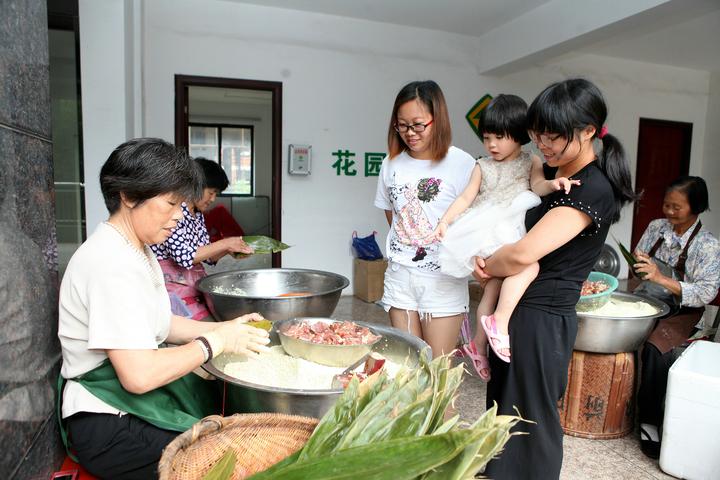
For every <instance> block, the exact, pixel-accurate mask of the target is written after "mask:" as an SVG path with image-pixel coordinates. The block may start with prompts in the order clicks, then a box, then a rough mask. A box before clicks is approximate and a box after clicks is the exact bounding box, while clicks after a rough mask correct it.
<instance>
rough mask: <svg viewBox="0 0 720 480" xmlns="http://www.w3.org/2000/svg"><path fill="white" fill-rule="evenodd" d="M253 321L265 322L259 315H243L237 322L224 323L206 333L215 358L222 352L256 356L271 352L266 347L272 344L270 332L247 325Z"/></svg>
mask: <svg viewBox="0 0 720 480" xmlns="http://www.w3.org/2000/svg"><path fill="white" fill-rule="evenodd" d="M251 320H256V321H259V320H263V317H262V315H260V314H258V313H251V314H249V315H243V316H242V317H238V318H236V319H235V320H228V321H226V322H222V323H221V324H220V326H219V327H217V328H216V329H215V330H213V331H212V332H210V333H206V334H205V335H204V337H205V338H206V339H207V340H208V342H210V347H211V348H212V351H213V356H217V355H219V354H220V353H222V352H230V353H242V354H245V355H254V354H255V353H256V352H258V353H259V352H268V351H270V349H269V348H268V347H267V346H266V345H267V344H268V343H270V339H269V338H268V332H266V331H265V330H263V329H261V328H255V327H251V326H249V325H246V322H248V321H251Z"/></svg>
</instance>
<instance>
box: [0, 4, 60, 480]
mask: <svg viewBox="0 0 720 480" xmlns="http://www.w3.org/2000/svg"><path fill="white" fill-rule="evenodd" d="M0 12H2V14H1V15H0V445H2V446H3V447H2V448H0V478H49V474H50V473H51V472H53V471H55V470H57V469H58V467H59V466H60V463H61V461H62V455H63V451H62V448H61V445H60V440H59V439H60V437H59V434H58V431H57V419H56V416H55V414H54V412H55V408H54V404H55V393H54V385H55V379H56V378H57V372H58V369H59V364H60V348H59V342H58V340H57V287H58V286H57V283H58V281H57V242H56V239H55V214H54V201H55V200H54V186H53V164H52V140H51V130H50V85H49V63H48V62H49V60H48V28H47V25H48V20H47V12H46V0H0Z"/></svg>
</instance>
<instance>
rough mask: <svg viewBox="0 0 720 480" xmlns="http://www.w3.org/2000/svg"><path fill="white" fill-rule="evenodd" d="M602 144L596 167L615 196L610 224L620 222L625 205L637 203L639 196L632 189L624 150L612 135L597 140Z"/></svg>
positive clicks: (607, 134) (606, 134)
mask: <svg viewBox="0 0 720 480" xmlns="http://www.w3.org/2000/svg"><path fill="white" fill-rule="evenodd" d="M599 140H600V141H601V142H602V151H600V153H598V155H597V166H598V167H600V170H602V172H603V173H604V174H605V176H606V177H607V179H608V181H609V182H610V185H611V186H612V189H613V193H614V195H615V208H614V210H613V215H612V218H611V219H610V221H611V223H616V222H617V221H618V220H620V211H621V210H622V208H623V206H625V205H626V204H627V203H630V202H635V201H637V200H638V199H639V198H640V196H639V195H638V194H636V193H635V191H634V190H633V187H632V180H631V175H630V167H629V165H628V161H627V157H626V156H625V149H624V148H623V146H622V144H621V143H620V141H619V140H618V139H617V137H615V136H614V135H611V134H609V133H605V134H604V135H603V136H602V138H600V139H599Z"/></svg>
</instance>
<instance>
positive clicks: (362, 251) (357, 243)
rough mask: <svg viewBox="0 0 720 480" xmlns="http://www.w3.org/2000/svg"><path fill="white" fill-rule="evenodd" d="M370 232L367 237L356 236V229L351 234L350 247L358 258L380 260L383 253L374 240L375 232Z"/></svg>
mask: <svg viewBox="0 0 720 480" xmlns="http://www.w3.org/2000/svg"><path fill="white" fill-rule="evenodd" d="M376 233H377V232H372V233H371V234H370V235H368V236H367V237H358V235H357V231H355V232H353V234H352V248H353V251H354V252H355V256H356V257H357V258H359V259H360V260H382V258H383V254H382V252H381V251H380V246H379V245H378V244H377V242H376V241H375V234H376Z"/></svg>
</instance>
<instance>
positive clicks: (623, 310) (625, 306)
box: [585, 297, 659, 318]
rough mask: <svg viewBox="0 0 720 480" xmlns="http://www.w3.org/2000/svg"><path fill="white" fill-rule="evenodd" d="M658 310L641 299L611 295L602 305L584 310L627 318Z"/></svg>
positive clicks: (599, 315) (651, 313) (600, 314)
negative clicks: (622, 298)
mask: <svg viewBox="0 0 720 480" xmlns="http://www.w3.org/2000/svg"><path fill="white" fill-rule="evenodd" d="M658 311H659V310H658V309H657V308H655V307H653V306H652V305H650V304H649V303H647V302H643V301H642V300H639V301H626V300H619V299H617V298H614V297H613V298H611V299H610V301H608V302H607V303H606V304H605V305H603V306H602V307H600V308H598V309H595V310H591V311H589V312H585V314H588V315H595V316H598V317H615V318H628V317H647V316H649V315H655V314H656V313H658Z"/></svg>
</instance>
